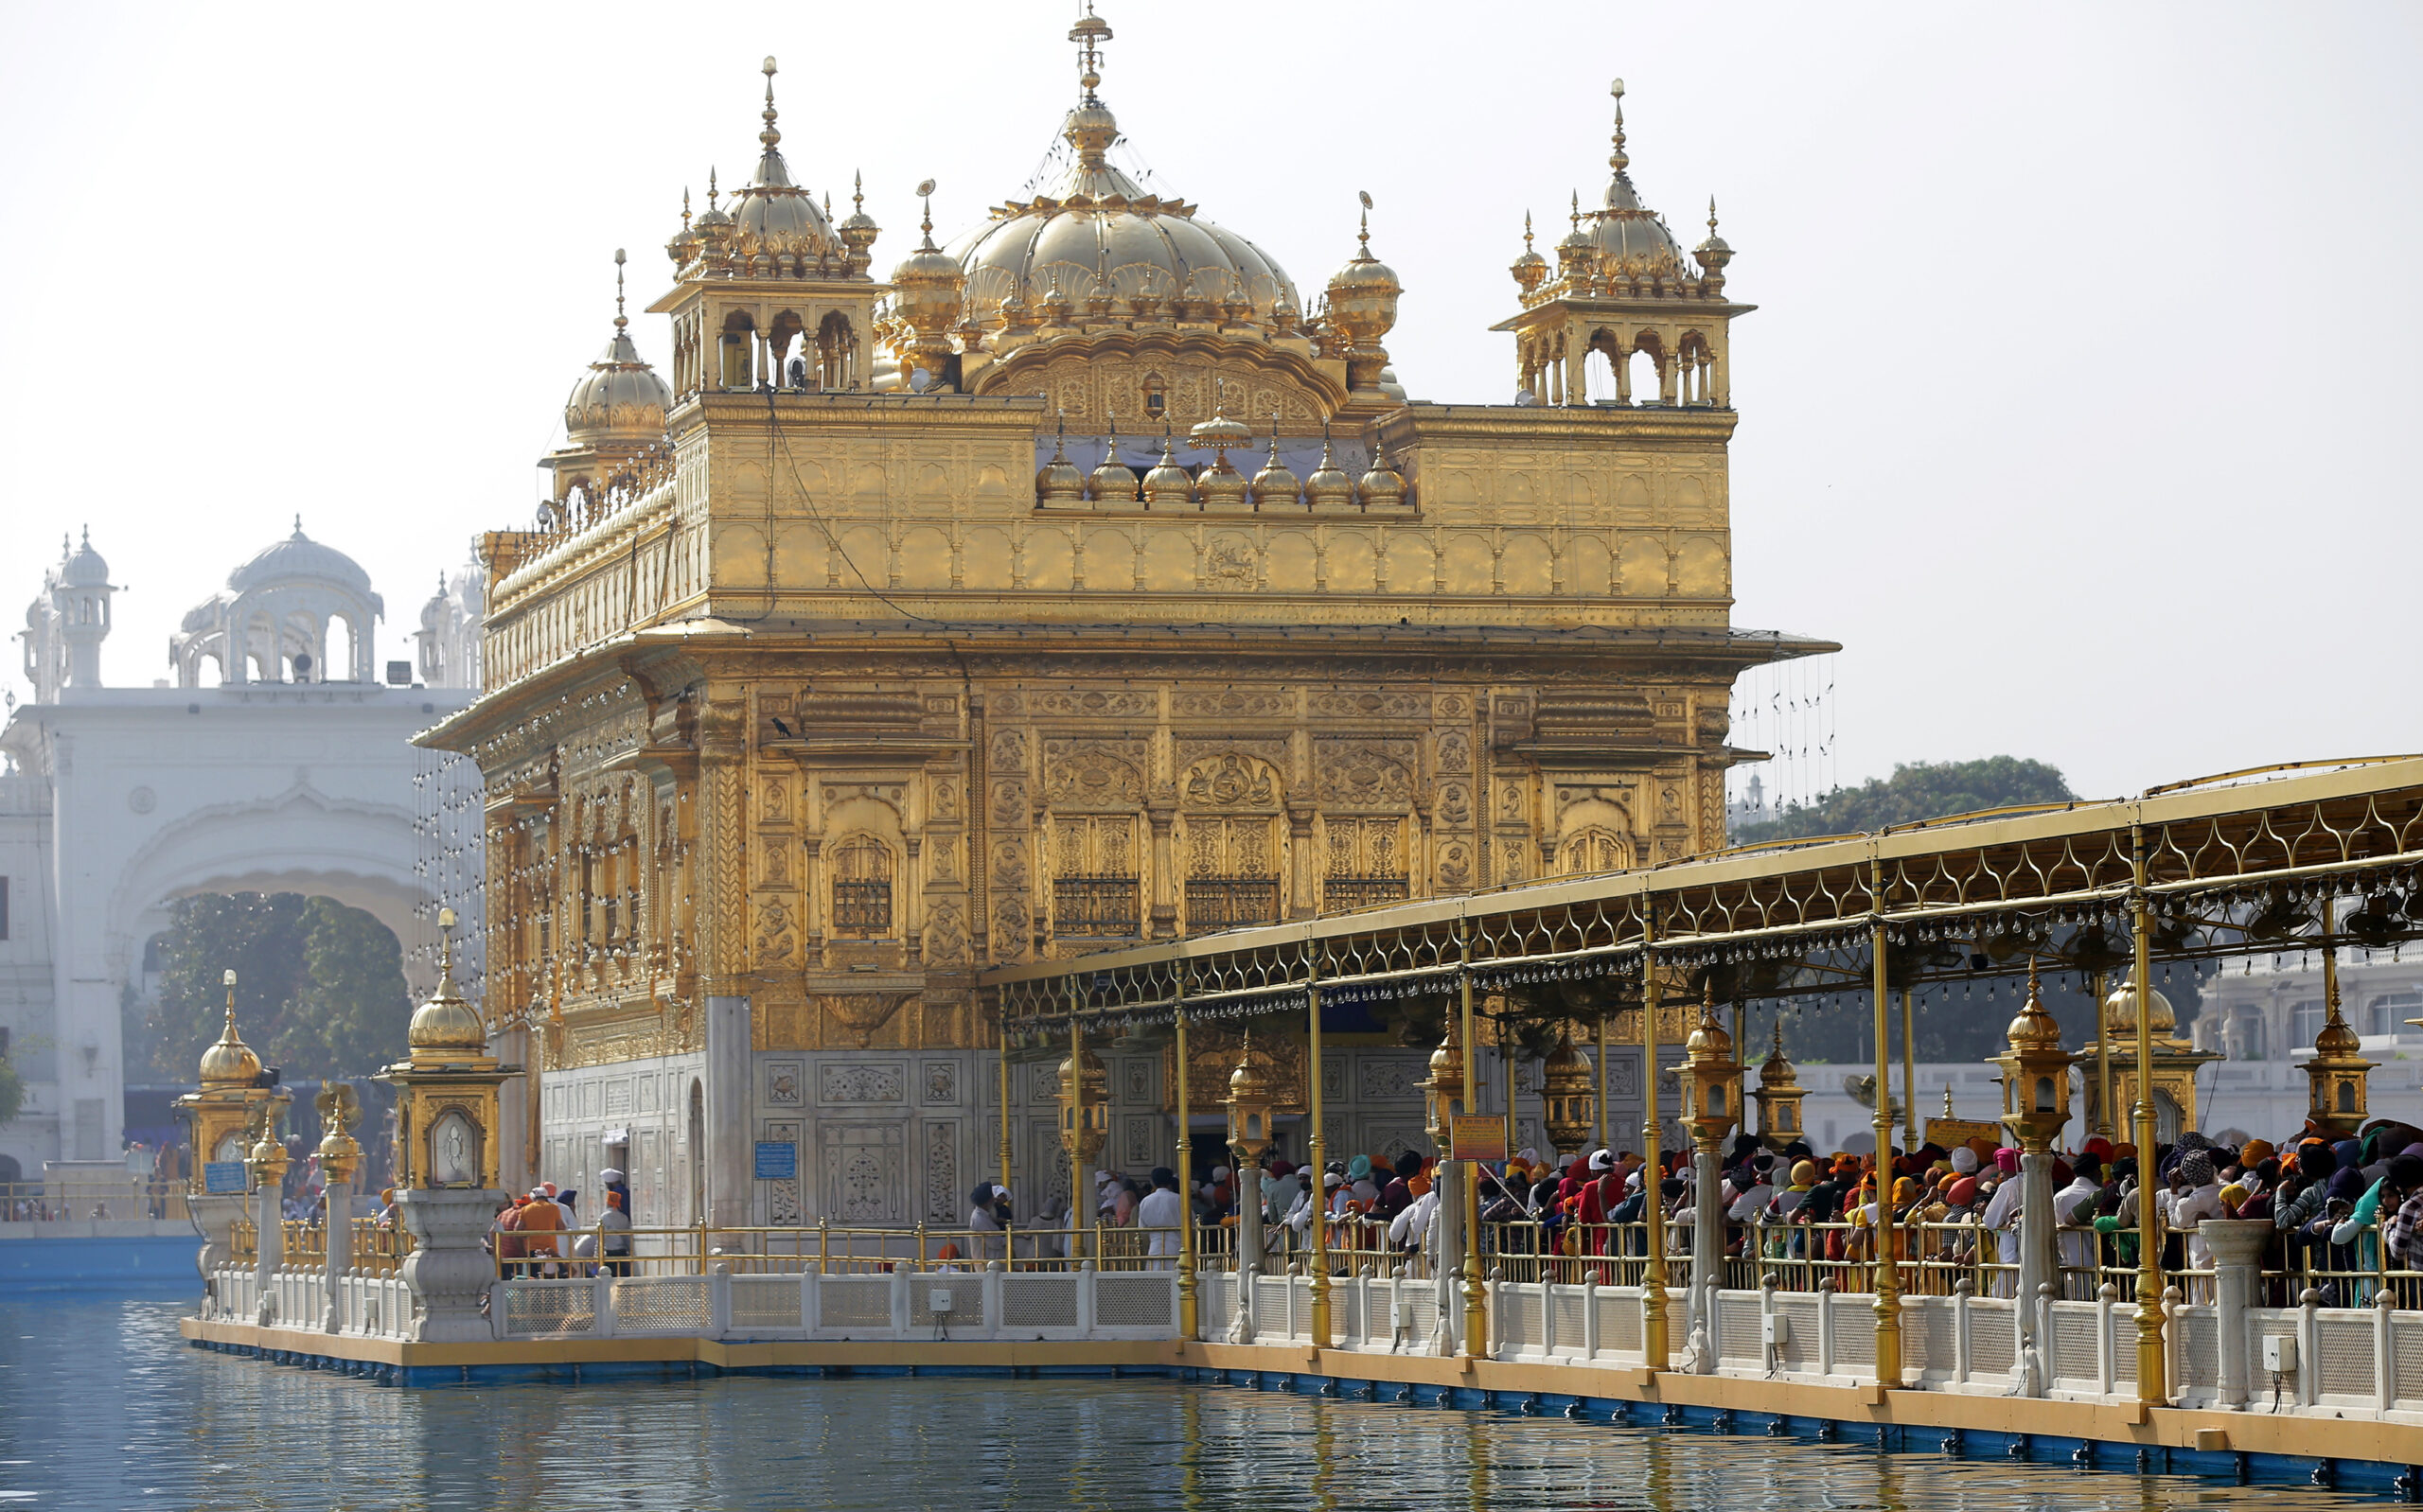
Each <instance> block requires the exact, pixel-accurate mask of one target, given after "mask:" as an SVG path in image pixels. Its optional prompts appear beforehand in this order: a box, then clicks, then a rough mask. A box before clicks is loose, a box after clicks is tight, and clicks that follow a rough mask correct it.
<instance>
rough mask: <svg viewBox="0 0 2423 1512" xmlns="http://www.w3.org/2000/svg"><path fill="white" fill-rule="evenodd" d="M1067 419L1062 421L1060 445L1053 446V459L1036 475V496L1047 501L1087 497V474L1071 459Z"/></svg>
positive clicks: (1054, 502)
mask: <svg viewBox="0 0 2423 1512" xmlns="http://www.w3.org/2000/svg"><path fill="white" fill-rule="evenodd" d="M1068 429H1069V425H1068V422H1067V421H1066V420H1063V421H1062V422H1061V423H1060V430H1061V440H1060V445H1058V446H1055V447H1053V448H1052V460H1051V461H1050V462H1047V463H1045V464H1044V465H1043V467H1042V470H1041V471H1039V472H1037V473H1036V474H1035V496H1036V497H1037V498H1039V499H1041V500H1042V501H1044V502H1045V503H1050V504H1073V503H1076V502H1077V501H1080V500H1082V499H1084V498H1085V497H1086V475H1085V474H1084V473H1082V472H1079V471H1078V470H1077V465H1076V464H1075V463H1073V462H1070V460H1069V447H1068Z"/></svg>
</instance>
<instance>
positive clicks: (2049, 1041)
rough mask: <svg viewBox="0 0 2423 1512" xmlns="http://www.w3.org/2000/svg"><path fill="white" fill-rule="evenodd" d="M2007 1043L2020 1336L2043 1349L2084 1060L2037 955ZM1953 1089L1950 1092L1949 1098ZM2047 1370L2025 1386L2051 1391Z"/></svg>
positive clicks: (2006, 1106) (2003, 1063) (2003, 1060)
mask: <svg viewBox="0 0 2423 1512" xmlns="http://www.w3.org/2000/svg"><path fill="white" fill-rule="evenodd" d="M2004 1038H2005V1039H2006V1040H2007V1042H2008V1043H2009V1046H2010V1048H2009V1049H2007V1050H2006V1051H2005V1052H2004V1053H2003V1054H2001V1055H1998V1056H1996V1057H1994V1062H1993V1064H1995V1065H1997V1066H1999V1067H2001V1069H2002V1073H2003V1077H2002V1081H2003V1116H2002V1121H2003V1126H2004V1127H2005V1128H2007V1129H2008V1130H2009V1131H2010V1132H2011V1136H2012V1137H2013V1138H2015V1139H2017V1140H2018V1141H2019V1180H2020V1188H2019V1338H2020V1341H2021V1342H2022V1344H2028V1343H2033V1344H2034V1345H2036V1347H2037V1349H2038V1350H2039V1352H2040V1358H2041V1357H2042V1351H2043V1341H2042V1340H2040V1339H2038V1338H2037V1336H2036V1325H2037V1310H2036V1301H2037V1298H2038V1297H2039V1296H2040V1295H2041V1294H2042V1290H2041V1289H2042V1288H2043V1287H2045V1286H2048V1285H2051V1284H2053V1280H2054V1276H2055V1275H2056V1274H2057V1273H2056V1270H2055V1259H2054V1246H2053V1230H2054V1218H2053V1142H2054V1141H2055V1140H2057V1139H2059V1138H2060V1136H2061V1130H2062V1129H2063V1128H2064V1127H2065V1126H2067V1124H2068V1123H2069V1121H2070V1066H2071V1064H2072V1063H2073V1062H2074V1061H2076V1059H2077V1057H2075V1056H2073V1055H2071V1054H2070V1053H2069V1052H2068V1051H2067V1050H2064V1049H2062V1048H2061V1026H2060V1024H2058V1023H2056V1022H2054V1019H2053V1015H2052V1014H2051V1013H2049V1012H2047V1011H2045V1009H2044V996H2043V990H2042V988H2041V986H2040V984H2039V981H2038V978H2037V967H2036V962H2035V960H2034V959H2033V958H2030V959H2029V961H2028V963H2027V1001H2026V1002H2025V1003H2024V1004H2022V1005H2021V1006H2020V1010H2019V1013H2018V1016H2017V1017H2015V1018H2013V1019H2012V1020H2011V1021H2010V1027H2009V1029H2007V1030H2006V1031H2005V1035H2004ZM1949 1095H1950V1089H1949V1088H1946V1096H1947V1097H1948V1096H1949ZM2043 1380H2044V1378H2043V1374H2042V1373H2041V1372H2022V1375H2021V1381H2022V1389H2023V1390H2025V1391H2028V1392H2030V1393H2031V1394H2033V1393H2035V1392H2038V1391H2042V1390H2043Z"/></svg>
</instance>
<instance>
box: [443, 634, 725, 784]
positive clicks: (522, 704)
mask: <svg viewBox="0 0 2423 1512" xmlns="http://www.w3.org/2000/svg"><path fill="white" fill-rule="evenodd" d="M750 634H751V631H750V629H749V627H748V626H747V625H742V624H733V623H731V622H730V621H727V620H717V619H712V618H705V617H701V618H699V619H695V620H675V621H671V622H668V623H666V624H651V625H648V626H647V627H646V628H645V629H640V630H629V631H625V632H624V633H623V634H620V635H613V636H608V637H607V638H605V639H604V640H601V641H593V642H590V643H589V644H588V645H585V646H582V647H581V648H580V649H579V650H577V651H573V652H569V653H567V654H565V655H564V656H561V657H558V658H557V659H555V660H553V661H550V662H548V663H547V664H546V665H545V666H542V667H539V668H538V669H537V670H535V671H533V672H531V673H529V674H527V675H526V676H524V677H519V678H517V679H515V680H514V681H512V682H508V683H505V684H504V686H502V687H497V688H491V689H489V690H488V691H487V692H486V693H484V694H481V695H480V697H479V701H478V702H476V703H472V704H469V705H466V706H465V707H463V708H461V709H458V710H456V711H455V712H453V713H451V714H449V715H447V716H446V717H445V718H443V719H441V720H439V721H438V722H437V723H435V724H433V725H430V726H428V727H427V728H425V729H423V730H419V731H417V732H416V733H415V734H414V736H413V737H412V743H413V744H414V745H416V746H423V747H429V748H431V749H433V750H451V751H462V750H468V749H469V747H470V746H471V745H472V744H474V743H476V742H478V741H479V740H481V739H482V738H484V737H486V735H488V734H490V733H493V727H494V726H496V725H497V724H498V723H499V722H501V721H502V722H504V723H511V722H513V721H516V720H518V719H521V718H522V717H524V716H523V715H522V713H521V712H520V711H522V710H523V709H525V708H527V707H528V706H529V704H530V703H531V702H532V701H533V700H535V699H539V698H543V697H544V696H546V695H547V694H552V693H557V692H560V691H562V690H563V689H565V688H567V687H569V686H571V685H574V684H576V683H578V682H580V681H581V680H582V679H584V678H586V677H594V676H595V675H596V674H597V672H598V670H599V667H600V664H601V663H619V661H620V659H621V658H622V657H623V656H625V655H626V654H628V653H631V652H634V651H638V652H646V651H664V650H674V649H679V648H681V647H683V646H692V645H696V646H699V647H701V648H704V647H706V646H709V645H734V644H738V643H741V642H746V641H747V640H748V639H749V637H750ZM615 670H616V671H617V673H618V675H620V676H628V673H622V672H621V670H620V668H619V666H617V667H616V669H615Z"/></svg>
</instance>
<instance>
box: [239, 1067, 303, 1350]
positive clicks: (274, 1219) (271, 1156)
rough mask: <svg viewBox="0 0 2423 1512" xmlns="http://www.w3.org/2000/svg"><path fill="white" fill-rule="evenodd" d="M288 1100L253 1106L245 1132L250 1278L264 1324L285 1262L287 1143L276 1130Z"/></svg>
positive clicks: (282, 1098) (272, 1303)
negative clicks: (250, 1193) (250, 1186)
mask: <svg viewBox="0 0 2423 1512" xmlns="http://www.w3.org/2000/svg"><path fill="white" fill-rule="evenodd" d="M291 1100H292V1099H288V1098H284V1097H280V1098H275V1099H270V1100H267V1101H264V1102H261V1103H259V1104H257V1105H256V1107H255V1109H254V1112H253V1121H252V1123H251V1124H250V1125H249V1126H247V1128H246V1131H245V1132H246V1133H248V1134H251V1135H252V1136H253V1146H252V1150H251V1152H249V1153H248V1154H246V1155H245V1157H244V1164H245V1165H246V1166H248V1167H250V1168H251V1169H252V1173H253V1277H254V1280H255V1281H256V1283H257V1284H258V1286H259V1288H260V1292H259V1295H260V1299H261V1320H260V1321H261V1322H262V1323H263V1324H264V1325H266V1324H267V1323H268V1322H269V1321H270V1317H271V1310H272V1309H273V1308H274V1307H275V1306H276V1300H275V1292H274V1290H273V1288H272V1286H271V1281H272V1278H273V1277H274V1276H275V1275H277V1268H278V1267H279V1266H281V1265H283V1264H285V1263H286V1210H285V1206H284V1201H283V1200H284V1198H285V1195H286V1167H287V1160H286V1145H285V1143H284V1142H283V1141H282V1140H280V1139H279V1138H278V1132H277V1130H278V1124H279V1123H280V1122H281V1121H282V1120H283V1119H284V1116H285V1114H286V1105H287V1103H288V1102H289V1101H291ZM278 1321H280V1322H286V1321H294V1322H300V1321H301V1320H300V1319H294V1320H287V1319H280V1320H278Z"/></svg>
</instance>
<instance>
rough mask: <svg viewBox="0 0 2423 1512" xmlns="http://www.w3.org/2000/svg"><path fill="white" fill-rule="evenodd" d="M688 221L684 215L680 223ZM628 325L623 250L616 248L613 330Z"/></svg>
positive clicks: (687, 222)
mask: <svg viewBox="0 0 2423 1512" xmlns="http://www.w3.org/2000/svg"><path fill="white" fill-rule="evenodd" d="M689 221H690V218H689V216H688V215H687V214H686V213H685V214H684V215H683V216H682V218H681V223H682V224H684V225H687V224H689ZM628 325H630V322H629V321H628V320H626V319H624V317H623V249H622V248H620V247H617V248H615V249H614V328H615V329H616V330H618V331H619V330H622V329H623V328H624V327H626V326H628Z"/></svg>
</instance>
